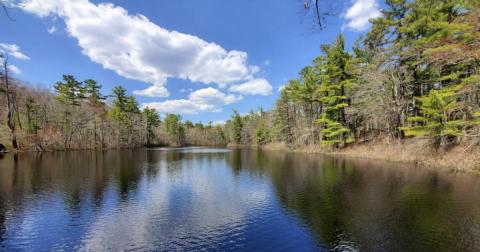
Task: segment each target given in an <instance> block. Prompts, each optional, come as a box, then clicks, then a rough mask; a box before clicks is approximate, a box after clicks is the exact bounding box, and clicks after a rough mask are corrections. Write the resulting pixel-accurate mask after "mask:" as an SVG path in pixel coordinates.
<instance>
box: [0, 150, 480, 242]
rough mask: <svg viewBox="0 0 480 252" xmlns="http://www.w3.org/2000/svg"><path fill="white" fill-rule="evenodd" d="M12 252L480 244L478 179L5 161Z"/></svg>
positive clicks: (354, 162)
mask: <svg viewBox="0 0 480 252" xmlns="http://www.w3.org/2000/svg"><path fill="white" fill-rule="evenodd" d="M0 249H1V250H5V251H24V250H27V251H52V250H53V251H71V250H78V251H105V250H135V251H177V250H181V251H198V250H205V251H226V250H228V251H230V250H233V251H322V250H330V251H480V177H477V176H471V175H466V174H452V173H448V172H445V171H435V170H428V169H423V168H419V167H414V166H412V165H402V164H395V163H388V162H381V161H373V160H362V159H345V158H338V157H326V156H321V155H314V154H300V153H284V152H265V151H257V150H227V149H214V148H177V149H168V148H158V149H135V150H108V151H71V152H54V153H44V154H42V155H36V154H35V153H24V154H20V155H19V156H18V157H14V156H13V155H11V154H8V155H5V156H3V157H2V158H1V159H0Z"/></svg>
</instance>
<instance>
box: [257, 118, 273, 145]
mask: <svg viewBox="0 0 480 252" xmlns="http://www.w3.org/2000/svg"><path fill="white" fill-rule="evenodd" d="M255 135H256V143H257V145H259V146H262V145H265V144H266V143H268V142H270V131H269V130H268V129H267V128H266V127H265V123H264V122H260V125H259V126H258V128H257V130H256V132H255Z"/></svg>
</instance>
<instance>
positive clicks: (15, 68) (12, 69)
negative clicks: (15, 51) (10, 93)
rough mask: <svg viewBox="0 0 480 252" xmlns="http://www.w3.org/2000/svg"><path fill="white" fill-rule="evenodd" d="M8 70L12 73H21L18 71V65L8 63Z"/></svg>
mask: <svg viewBox="0 0 480 252" xmlns="http://www.w3.org/2000/svg"><path fill="white" fill-rule="evenodd" d="M8 71H10V72H11V73H14V74H21V73H22V71H20V69H19V68H18V67H16V66H15V65H8Z"/></svg>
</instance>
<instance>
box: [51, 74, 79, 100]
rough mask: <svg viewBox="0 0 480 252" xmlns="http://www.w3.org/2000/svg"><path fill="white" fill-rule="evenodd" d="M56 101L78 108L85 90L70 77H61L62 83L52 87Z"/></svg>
mask: <svg viewBox="0 0 480 252" xmlns="http://www.w3.org/2000/svg"><path fill="white" fill-rule="evenodd" d="M54 88H55V92H56V93H57V97H56V98H57V100H58V101H60V102H61V103H63V104H65V105H72V106H79V105H80V101H81V100H82V99H84V98H85V89H84V88H83V86H82V83H80V82H78V81H77V80H76V79H75V77H73V76H72V75H63V82H57V83H55V85H54Z"/></svg>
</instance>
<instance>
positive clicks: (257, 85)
mask: <svg viewBox="0 0 480 252" xmlns="http://www.w3.org/2000/svg"><path fill="white" fill-rule="evenodd" d="M228 90H229V91H231V92H237V93H241V94H245V95H270V94H272V86H271V85H270V83H268V81H267V80H265V79H263V78H258V79H253V80H249V81H247V82H245V83H242V84H238V85H233V86H231V87H230V88H229V89H228Z"/></svg>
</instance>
